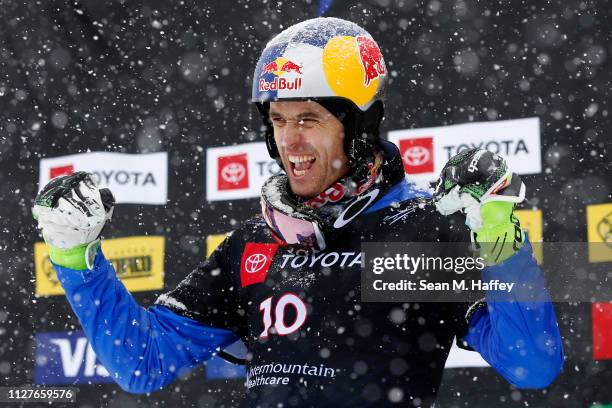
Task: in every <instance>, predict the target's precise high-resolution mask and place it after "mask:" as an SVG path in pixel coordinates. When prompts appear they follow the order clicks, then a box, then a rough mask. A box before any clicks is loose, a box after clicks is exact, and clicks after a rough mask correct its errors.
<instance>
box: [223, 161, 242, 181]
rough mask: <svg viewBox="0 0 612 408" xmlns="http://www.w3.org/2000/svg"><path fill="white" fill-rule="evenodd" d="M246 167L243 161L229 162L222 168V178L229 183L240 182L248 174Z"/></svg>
mask: <svg viewBox="0 0 612 408" xmlns="http://www.w3.org/2000/svg"><path fill="white" fill-rule="evenodd" d="M246 172H247V170H246V167H244V166H243V165H242V163H229V164H227V165H226V166H225V167H223V168H222V169H221V178H223V180H225V181H227V182H228V183H233V184H238V183H239V182H241V181H242V179H243V178H244V176H245V175H246Z"/></svg>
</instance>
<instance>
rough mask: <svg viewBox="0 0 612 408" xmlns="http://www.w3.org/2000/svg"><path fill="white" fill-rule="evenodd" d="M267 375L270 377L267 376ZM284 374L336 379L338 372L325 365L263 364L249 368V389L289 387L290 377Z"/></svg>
mask: <svg viewBox="0 0 612 408" xmlns="http://www.w3.org/2000/svg"><path fill="white" fill-rule="evenodd" d="M266 374H267V375H270V376H265V375H266ZM284 374H285V375H286V374H298V375H301V376H307V375H309V376H315V377H329V378H334V377H335V376H336V371H335V370H334V369H333V368H330V367H326V366H324V365H323V364H319V365H318V366H316V365H309V364H284V363H270V364H262V365H256V366H253V367H250V368H249V371H248V373H247V379H246V386H247V388H252V387H256V386H260V385H281V384H282V385H287V384H289V377H285V376H284ZM276 375H278V376H276Z"/></svg>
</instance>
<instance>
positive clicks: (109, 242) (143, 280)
mask: <svg viewBox="0 0 612 408" xmlns="http://www.w3.org/2000/svg"><path fill="white" fill-rule="evenodd" d="M102 249H103V251H104V255H105V256H106V258H107V259H108V260H109V261H110V262H111V263H112V264H113V267H114V268H115V271H116V273H117V276H118V277H119V279H121V281H122V282H123V284H124V285H125V287H126V288H127V289H128V290H129V291H130V292H142V291H147V290H159V289H163V288H164V251H165V240H164V237H163V236H134V237H127V238H114V239H105V240H104V241H102ZM34 267H35V275H36V295H37V296H53V295H63V294H64V289H63V288H62V286H61V285H60V283H59V281H58V279H57V276H56V274H55V270H54V269H53V266H52V265H51V261H50V259H49V251H48V250H47V245H46V244H45V243H43V242H37V243H35V244H34Z"/></svg>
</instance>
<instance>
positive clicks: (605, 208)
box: [587, 203, 612, 262]
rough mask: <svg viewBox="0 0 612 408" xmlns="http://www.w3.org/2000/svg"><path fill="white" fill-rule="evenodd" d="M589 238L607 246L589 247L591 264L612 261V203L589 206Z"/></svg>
mask: <svg viewBox="0 0 612 408" xmlns="http://www.w3.org/2000/svg"><path fill="white" fill-rule="evenodd" d="M587 238H588V241H589V242H601V243H603V244H605V245H589V262H610V261H612V203H605V204H595V205H587Z"/></svg>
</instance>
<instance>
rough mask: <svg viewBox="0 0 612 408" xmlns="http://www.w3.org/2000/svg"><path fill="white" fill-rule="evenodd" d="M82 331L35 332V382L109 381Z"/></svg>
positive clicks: (109, 378) (77, 382) (47, 383)
mask: <svg viewBox="0 0 612 408" xmlns="http://www.w3.org/2000/svg"><path fill="white" fill-rule="evenodd" d="M112 382H113V379H112V377H111V376H109V374H108V371H106V368H104V366H103V365H102V364H101V363H100V361H98V359H97V358H96V354H95V353H94V351H93V349H92V348H91V346H90V344H89V341H88V340H87V338H86V337H85V335H84V334H83V332H81V331H70V332H48V333H37V334H36V363H35V366H34V383H35V384H40V385H59V384H95V383H112Z"/></svg>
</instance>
